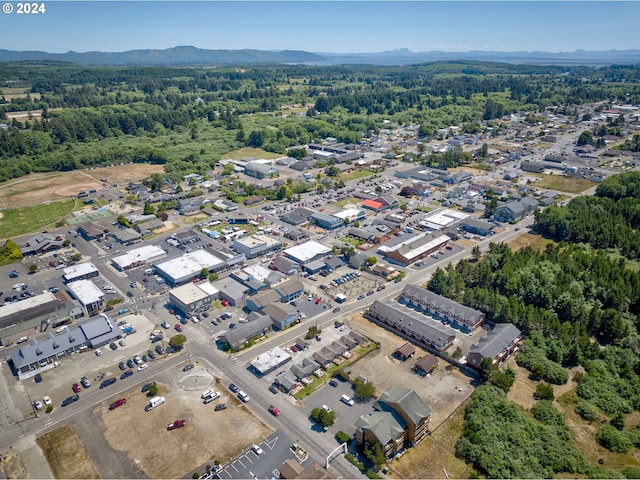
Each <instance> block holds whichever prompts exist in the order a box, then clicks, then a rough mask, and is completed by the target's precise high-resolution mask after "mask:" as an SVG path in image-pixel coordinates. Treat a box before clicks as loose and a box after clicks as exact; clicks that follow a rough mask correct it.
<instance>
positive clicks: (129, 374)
mask: <svg viewBox="0 0 640 480" xmlns="http://www.w3.org/2000/svg"><path fill="white" fill-rule="evenodd" d="M131 375H133V370H127V371H126V372H124V373H123V374H122V375H120V380H124V379H125V378H129V377H130V376H131Z"/></svg>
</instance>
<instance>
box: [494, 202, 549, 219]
mask: <svg viewBox="0 0 640 480" xmlns="http://www.w3.org/2000/svg"><path fill="white" fill-rule="evenodd" d="M538 205H539V203H538V200H536V199H535V198H534V197H532V196H526V197H522V198H519V199H517V200H512V201H510V202H507V203H505V204H502V205H499V206H498V208H496V213H495V214H494V215H493V218H495V219H496V220H497V221H499V222H517V221H518V220H521V219H522V218H524V217H526V216H527V215H530V214H532V213H533V212H534V211H535V209H536V208H538Z"/></svg>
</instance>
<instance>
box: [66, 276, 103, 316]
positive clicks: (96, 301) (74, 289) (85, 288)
mask: <svg viewBox="0 0 640 480" xmlns="http://www.w3.org/2000/svg"><path fill="white" fill-rule="evenodd" d="M68 288H69V292H70V293H71V296H73V297H74V298H75V299H76V300H78V301H79V302H80V303H81V304H82V306H83V307H85V308H86V309H87V310H89V311H93V310H96V309H97V308H99V307H100V305H102V302H103V301H104V293H103V292H102V290H100V289H99V288H98V287H96V285H95V283H93V282H92V281H91V280H78V281H76V282H73V283H70V284H69V285H68Z"/></svg>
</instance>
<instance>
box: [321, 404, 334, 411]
mask: <svg viewBox="0 0 640 480" xmlns="http://www.w3.org/2000/svg"><path fill="white" fill-rule="evenodd" d="M322 409H323V410H324V411H325V412H333V410H331V408H329V407H328V406H327V405H322Z"/></svg>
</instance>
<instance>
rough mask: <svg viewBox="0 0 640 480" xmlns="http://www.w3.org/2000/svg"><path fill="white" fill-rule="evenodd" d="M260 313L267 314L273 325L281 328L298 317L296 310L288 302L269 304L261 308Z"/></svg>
mask: <svg viewBox="0 0 640 480" xmlns="http://www.w3.org/2000/svg"><path fill="white" fill-rule="evenodd" d="M262 313H264V314H266V315H269V317H271V321H272V322H273V325H274V326H275V327H276V328H279V329H281V330H282V329H283V328H285V327H288V326H289V325H291V324H292V323H293V322H294V321H295V320H296V319H297V318H298V312H297V311H296V310H295V308H293V307H292V306H291V305H289V304H288V303H272V304H269V305H267V306H265V307H263V308H262Z"/></svg>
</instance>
